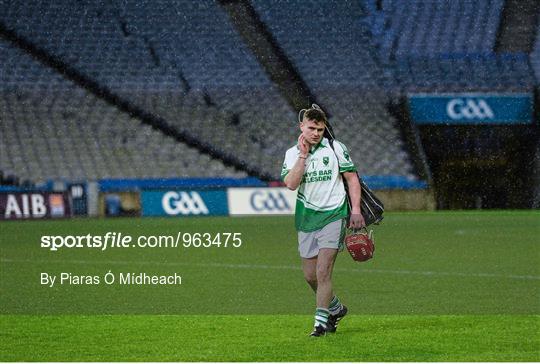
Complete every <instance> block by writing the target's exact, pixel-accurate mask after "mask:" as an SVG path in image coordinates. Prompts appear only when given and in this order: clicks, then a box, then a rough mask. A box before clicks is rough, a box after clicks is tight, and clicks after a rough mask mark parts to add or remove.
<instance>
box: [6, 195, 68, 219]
mask: <svg viewBox="0 0 540 364" xmlns="http://www.w3.org/2000/svg"><path fill="white" fill-rule="evenodd" d="M68 216H71V208H70V204H69V198H68V195H67V193H60V192H59V193H52V192H3V193H0V219H1V220H21V219H47V218H58V217H68Z"/></svg>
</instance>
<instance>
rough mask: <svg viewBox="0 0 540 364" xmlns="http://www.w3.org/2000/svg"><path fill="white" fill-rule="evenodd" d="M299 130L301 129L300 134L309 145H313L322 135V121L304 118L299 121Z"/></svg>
mask: <svg viewBox="0 0 540 364" xmlns="http://www.w3.org/2000/svg"><path fill="white" fill-rule="evenodd" d="M300 130H302V134H303V135H304V138H305V139H306V141H307V142H308V143H309V144H311V145H315V144H317V143H319V142H320V141H321V139H322V137H323V134H324V123H322V122H316V121H313V120H309V119H304V120H302V122H301V123H300Z"/></svg>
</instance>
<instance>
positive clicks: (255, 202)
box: [227, 187, 297, 215]
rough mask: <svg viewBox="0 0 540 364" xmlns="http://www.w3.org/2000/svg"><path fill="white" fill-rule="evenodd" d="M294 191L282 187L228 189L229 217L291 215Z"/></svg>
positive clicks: (294, 197) (294, 202)
mask: <svg viewBox="0 0 540 364" xmlns="http://www.w3.org/2000/svg"><path fill="white" fill-rule="evenodd" d="M296 193H297V192H296V191H291V190H289V189H287V188H284V187H275V188H229V189H228V190H227V198H228V201H229V214H230V215H293V214H294V210H295V206H296Z"/></svg>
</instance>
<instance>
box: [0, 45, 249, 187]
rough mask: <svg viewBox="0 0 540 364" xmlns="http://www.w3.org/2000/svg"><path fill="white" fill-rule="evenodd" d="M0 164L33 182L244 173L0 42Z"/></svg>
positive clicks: (236, 175) (235, 175) (5, 169)
mask: <svg viewBox="0 0 540 364" xmlns="http://www.w3.org/2000/svg"><path fill="white" fill-rule="evenodd" d="M0 54H2V63H1V64H0V71H1V73H0V75H1V76H0V128H1V130H0V138H1V140H0V148H1V149H0V167H1V169H2V170H4V171H10V172H12V173H14V174H16V175H17V176H19V177H20V178H28V179H32V180H34V181H46V180H48V179H58V178H65V179H70V180H83V179H89V180H92V179H99V178H115V177H116V178H126V177H138V178H145V177H214V176H227V177H233V176H234V177H245V176H246V174H245V173H244V172H237V171H235V170H234V169H232V168H230V167H225V166H224V165H223V164H222V163H221V162H219V161H217V160H214V159H212V158H210V157H209V156H208V155H205V154H201V153H200V152H198V151H197V150H196V149H194V148H190V147H188V146H186V145H185V144H183V143H179V142H177V141H176V140H174V139H173V138H170V137H167V136H165V135H163V133H161V132H160V131H157V130H154V129H152V127H150V126H148V125H145V124H142V123H141V122H140V120H138V119H135V118H132V117H130V116H129V115H128V114H126V113H124V112H121V111H119V110H118V109H117V108H115V107H114V106H111V105H109V104H107V103H106V102H105V101H103V100H101V99H99V98H97V97H95V96H94V95H92V94H90V93H89V92H88V91H86V90H84V89H82V88H79V87H77V86H76V85H74V84H73V83H72V82H70V81H67V80H65V79H64V78H63V77H62V76H60V75H58V74H56V73H55V72H53V71H51V70H49V69H47V68H45V67H43V66H42V65H41V64H40V63H38V62H36V61H35V60H33V59H32V58H31V57H30V56H28V55H27V54H25V53H24V52H22V51H20V50H19V49H17V48H14V47H13V46H12V45H10V44H8V43H7V42H5V41H0Z"/></svg>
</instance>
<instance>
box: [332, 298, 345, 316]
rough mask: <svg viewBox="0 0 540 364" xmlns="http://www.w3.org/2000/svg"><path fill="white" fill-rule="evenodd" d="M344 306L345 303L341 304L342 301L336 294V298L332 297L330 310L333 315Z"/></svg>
mask: <svg viewBox="0 0 540 364" xmlns="http://www.w3.org/2000/svg"><path fill="white" fill-rule="evenodd" d="M342 308H343V305H342V304H341V301H340V300H339V298H338V297H337V296H334V298H332V301H330V306H329V308H328V310H329V311H330V313H331V314H332V315H335V314H337V313H338V312H339V311H341V309H342Z"/></svg>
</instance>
